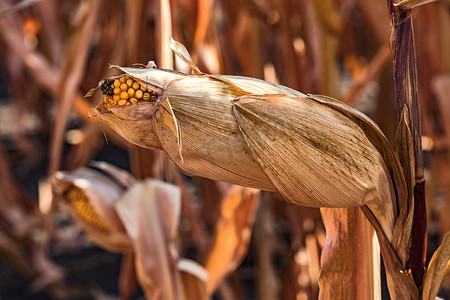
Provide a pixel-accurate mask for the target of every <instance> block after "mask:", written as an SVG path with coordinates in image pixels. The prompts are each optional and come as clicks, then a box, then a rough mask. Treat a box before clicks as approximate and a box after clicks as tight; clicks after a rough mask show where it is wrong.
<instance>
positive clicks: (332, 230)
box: [319, 208, 381, 300]
mask: <svg viewBox="0 0 450 300" xmlns="http://www.w3.org/2000/svg"><path fill="white" fill-rule="evenodd" d="M320 211H321V213H322V219H323V222H324V226H325V228H326V233H327V240H326V244H325V246H324V248H323V250H322V256H321V271H320V277H319V287H320V289H319V299H321V300H326V299H381V294H380V289H381V283H380V277H379V276H380V275H379V274H380V268H379V265H380V261H379V251H380V250H379V247H378V243H377V242H376V239H374V230H373V229H372V227H371V226H370V224H369V221H368V220H367V219H366V218H365V217H364V216H363V214H362V212H361V211H360V210H359V209H358V208H321V210H320Z"/></svg>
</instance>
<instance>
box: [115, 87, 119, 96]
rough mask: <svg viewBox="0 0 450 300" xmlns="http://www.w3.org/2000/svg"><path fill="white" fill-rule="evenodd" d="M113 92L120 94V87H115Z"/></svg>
mask: <svg viewBox="0 0 450 300" xmlns="http://www.w3.org/2000/svg"><path fill="white" fill-rule="evenodd" d="M113 93H114V94H115V95H119V94H120V88H118V87H116V88H114V90H113Z"/></svg>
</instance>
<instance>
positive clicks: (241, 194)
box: [205, 186, 259, 295]
mask: <svg viewBox="0 0 450 300" xmlns="http://www.w3.org/2000/svg"><path fill="white" fill-rule="evenodd" d="M258 203H259V191H257V190H253V189H249V188H243V187H240V186H233V187H232V188H231V189H230V190H229V191H228V193H227V195H226V196H225V199H224V200H223V202H222V205H221V209H220V212H221V215H220V217H219V220H218V222H217V225H216V229H215V232H214V241H213V243H212V246H211V249H210V250H209V255H208V259H207V261H206V264H205V268H206V270H207V271H208V274H209V276H208V285H207V287H208V294H209V295H211V294H212V293H213V292H214V291H215V289H216V288H217V286H218V285H219V284H220V282H221V281H222V280H223V279H224V278H225V276H226V275H227V274H228V273H230V272H231V271H233V270H234V269H236V268H237V267H238V265H239V263H240V262H241V261H242V259H243V258H244V256H245V254H246V253H247V248H248V243H249V242H250V237H251V233H252V226H253V223H254V220H255V214H256V210H257V208H258Z"/></svg>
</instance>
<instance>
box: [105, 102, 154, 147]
mask: <svg viewBox="0 0 450 300" xmlns="http://www.w3.org/2000/svg"><path fill="white" fill-rule="evenodd" d="M155 110H156V103H155V102H146V103H139V104H133V105H129V106H123V107H116V108H108V107H107V106H106V105H105V104H104V103H101V104H99V105H98V106H97V111H98V116H99V118H100V120H101V122H102V123H104V124H106V125H108V126H109V127H111V128H112V129H113V130H114V131H115V132H117V133H118V134H119V135H120V136H122V137H123V138H124V139H126V140H127V141H129V142H130V143H132V144H135V145H138V146H141V147H144V148H150V149H161V143H160V142H159V139H158V137H157V136H156V133H155V131H154V130H153V114H154V112H155Z"/></svg>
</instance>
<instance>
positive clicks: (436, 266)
mask: <svg viewBox="0 0 450 300" xmlns="http://www.w3.org/2000/svg"><path fill="white" fill-rule="evenodd" d="M449 274H450V232H447V234H446V235H445V236H444V240H443V241H442V244H441V245H440V246H439V248H438V249H437V250H436V252H434V254H433V257H432V258H431V260H430V263H429V264H428V270H427V272H426V273H425V277H424V279H423V284H422V299H423V300H434V299H435V297H436V296H437V294H438V293H439V290H440V289H441V288H442V285H443V284H444V282H445V279H446V278H448V275H449Z"/></svg>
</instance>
